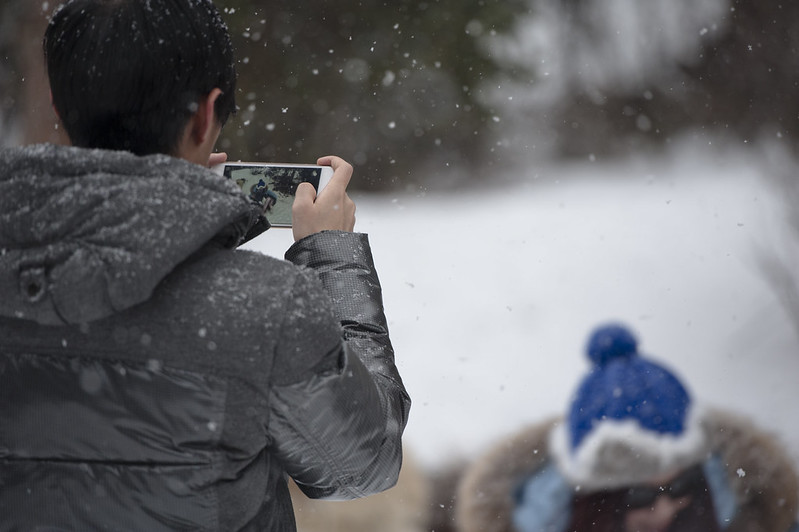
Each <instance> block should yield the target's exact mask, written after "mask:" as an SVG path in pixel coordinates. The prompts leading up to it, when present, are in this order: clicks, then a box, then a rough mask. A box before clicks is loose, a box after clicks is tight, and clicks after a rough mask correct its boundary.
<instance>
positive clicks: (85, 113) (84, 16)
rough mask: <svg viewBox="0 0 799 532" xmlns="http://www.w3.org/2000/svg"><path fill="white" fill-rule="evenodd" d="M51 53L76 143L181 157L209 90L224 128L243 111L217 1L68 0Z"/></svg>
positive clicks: (51, 71) (64, 118)
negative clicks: (194, 115)
mask: <svg viewBox="0 0 799 532" xmlns="http://www.w3.org/2000/svg"><path fill="white" fill-rule="evenodd" d="M44 53H45V59H46V63H47V73H48V76H49V78H50V89H51V91H52V94H53V105H54V106H55V109H56V111H57V112H58V114H59V116H60V118H61V122H62V123H63V124H64V127H65V128H66V131H67V134H68V135H69V138H70V140H71V141H72V143H73V144H74V145H75V146H80V147H86V148H104V149H115V150H128V151H131V152H133V153H136V154H138V155H147V154H151V153H167V154H174V153H175V151H176V149H177V146H178V143H179V141H180V139H181V137H182V134H183V132H184V130H185V128H186V125H187V124H188V120H189V118H190V116H191V115H192V113H193V112H194V111H196V110H197V108H198V107H197V105H198V103H199V101H200V99H201V98H202V97H204V96H207V95H208V94H209V93H210V92H211V90H213V89H214V88H216V87H218V88H220V89H221V90H222V94H221V95H220V96H219V98H217V100H216V104H215V107H214V110H215V114H216V118H217V120H218V121H219V123H220V124H224V123H225V121H227V119H228V117H229V116H230V114H231V113H233V112H235V108H236V103H235V96H234V92H235V86H236V69H235V62H234V61H235V60H234V57H233V45H232V43H231V40H230V34H229V33H228V29H227V26H226V25H225V23H224V22H223V21H222V18H221V16H220V14H219V11H218V10H217V9H216V7H215V6H214V5H213V3H212V2H211V0H69V1H67V2H66V3H65V4H64V5H62V6H61V7H60V8H59V9H58V10H57V11H56V12H55V14H54V15H53V17H52V19H51V21H50V24H49V25H48V27H47V30H46V32H45V36H44Z"/></svg>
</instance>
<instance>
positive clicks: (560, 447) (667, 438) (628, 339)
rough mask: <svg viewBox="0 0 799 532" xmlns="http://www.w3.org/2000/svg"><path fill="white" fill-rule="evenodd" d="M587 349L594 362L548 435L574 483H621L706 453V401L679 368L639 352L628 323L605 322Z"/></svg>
mask: <svg viewBox="0 0 799 532" xmlns="http://www.w3.org/2000/svg"><path fill="white" fill-rule="evenodd" d="M587 351H588V357H589V358H590V359H591V361H592V363H593V367H592V369H591V371H590V372H589V373H588V375H587V376H586V377H585V379H583V381H582V383H581V384H580V386H579V388H578V389H577V392H576V393H575V396H574V399H573V402H572V404H571V409H570V410H569V412H568V416H567V418H566V419H565V420H564V422H563V423H562V424H560V425H558V426H557V427H555V429H554V430H553V431H552V433H551V437H550V442H549V443H550V454H551V455H552V456H553V458H554V460H555V463H556V464H557V466H558V469H559V470H560V472H561V473H562V474H563V475H564V476H565V477H566V479H567V480H569V481H570V483H572V484H573V485H575V486H579V487H580V489H581V491H587V492H591V491H599V490H609V489H615V488H621V487H624V486H631V485H634V484H638V483H641V482H650V481H652V480H654V479H658V478H662V477H664V476H668V475H671V474H674V473H676V472H678V471H680V470H682V469H684V468H686V467H689V466H692V465H695V464H697V463H699V462H701V461H702V460H703V459H704V458H705V457H706V455H707V442H706V437H705V434H704V431H703V430H702V427H701V423H700V421H701V417H702V416H701V414H700V413H699V408H698V407H697V406H696V405H695V404H694V403H693V402H692V401H691V397H690V395H689V394H688V392H687V390H686V389H685V387H684V386H683V385H682V383H681V382H680V381H679V380H678V379H677V377H676V376H674V374H672V373H671V372H670V371H669V370H668V369H666V368H665V367H663V366H661V365H659V364H656V363H654V362H651V361H649V360H646V359H644V358H643V357H641V356H640V355H639V354H638V342H637V340H636V338H635V337H634V336H633V335H632V333H631V332H630V331H629V330H628V329H627V328H626V327H624V326H623V325H617V324H611V325H605V326H602V327H599V328H598V329H596V330H595V331H594V332H593V333H592V334H591V336H590V338H589V341H588V348H587Z"/></svg>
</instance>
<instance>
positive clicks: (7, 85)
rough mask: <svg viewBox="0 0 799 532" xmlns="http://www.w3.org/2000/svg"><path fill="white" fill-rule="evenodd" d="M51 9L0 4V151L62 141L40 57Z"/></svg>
mask: <svg viewBox="0 0 799 532" xmlns="http://www.w3.org/2000/svg"><path fill="white" fill-rule="evenodd" d="M52 5H53V4H51V3H49V2H33V1H31V0H0V146H5V145H12V144H17V143H23V144H27V143H33V142H59V143H63V142H65V141H66V138H65V136H64V135H63V134H62V132H61V131H60V130H58V129H57V128H56V122H57V119H56V116H55V113H54V112H53V110H52V108H51V106H50V96H49V94H50V93H49V88H48V85H47V76H46V73H45V69H44V59H43V57H42V36H43V35H44V28H45V26H46V25H47V16H48V15H49V11H50V9H52Z"/></svg>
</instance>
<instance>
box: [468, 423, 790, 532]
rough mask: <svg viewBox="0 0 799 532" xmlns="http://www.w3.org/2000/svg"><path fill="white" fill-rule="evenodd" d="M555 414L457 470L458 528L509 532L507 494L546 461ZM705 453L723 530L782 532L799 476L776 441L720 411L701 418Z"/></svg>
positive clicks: (510, 496)
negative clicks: (722, 491) (726, 512)
mask: <svg viewBox="0 0 799 532" xmlns="http://www.w3.org/2000/svg"><path fill="white" fill-rule="evenodd" d="M558 423H560V419H558V418H553V419H550V420H549V421H546V422H544V423H541V424H538V425H534V426H531V427H527V428H525V429H523V430H522V431H520V432H518V433H516V434H515V435H512V436H511V437H509V438H506V439H504V440H502V441H501V442H499V443H498V444H496V445H495V446H494V447H493V448H492V449H490V450H489V451H488V452H486V453H485V454H484V455H482V456H480V457H479V458H478V459H477V460H476V461H475V462H474V463H473V464H472V465H471V466H470V467H469V468H468V469H467V470H466V471H465V473H464V476H463V478H462V479H461V482H460V484H459V487H458V491H457V497H456V501H457V502H456V509H455V513H456V520H457V523H458V530H460V531H462V532H477V531H480V532H512V531H514V530H515V528H514V527H513V524H512V515H513V507H514V492H515V490H516V489H517V487H518V486H519V484H520V483H521V482H522V481H523V480H524V479H526V478H529V477H530V476H531V475H533V474H534V473H536V472H537V471H538V470H540V469H541V468H542V467H543V466H544V465H545V464H547V463H548V462H549V460H550V456H549V451H548V439H549V433H550V431H551V430H552V428H553V427H554V426H556V425H557V424H558ZM703 428H704V430H705V431H706V432H707V437H708V439H709V441H710V448H711V449H712V452H713V453H715V454H717V455H718V456H719V457H720V458H721V461H722V463H723V464H724V465H725V467H726V475H727V480H728V484H729V486H730V487H731V488H732V490H733V492H734V494H735V499H736V503H737V508H736V517H735V519H734V521H733V522H732V523H731V524H730V525H729V526H728V527H727V528H726V529H725V530H726V531H727V532H744V531H746V532H785V531H787V530H788V529H789V528H790V527H791V525H792V524H793V523H794V522H795V519H796V514H797V508H799V486H798V483H799V480H797V474H796V471H795V468H794V465H793V463H792V461H791V460H790V458H789V457H788V456H787V454H786V453H785V451H784V450H783V449H782V448H781V447H780V445H779V444H778V442H777V441H776V440H775V439H774V438H773V437H772V436H770V435H769V434H766V433H765V432H763V431H761V430H759V429H758V428H756V427H755V426H754V425H753V424H752V423H750V422H749V421H747V420H744V419H742V418H740V417H738V416H735V415H733V414H731V413H728V412H723V411H720V410H709V411H708V412H707V416H706V418H705V420H704V422H703Z"/></svg>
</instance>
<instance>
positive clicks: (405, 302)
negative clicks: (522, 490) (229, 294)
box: [250, 150, 799, 465]
mask: <svg viewBox="0 0 799 532" xmlns="http://www.w3.org/2000/svg"><path fill="white" fill-rule="evenodd" d="M696 153H697V152H695V151H692V150H687V151H678V152H677V153H676V154H675V155H674V156H673V157H667V158H665V159H661V160H656V161H649V162H641V161H638V162H635V161H628V162H622V163H619V162H616V163H606V164H605V163H600V162H586V163H585V164H580V165H571V166H563V167H551V166H549V167H545V168H538V169H536V170H530V171H529V174H530V175H526V176H523V178H522V179H521V180H519V182H517V183H506V184H504V185H502V186H501V187H500V188H499V189H498V190H493V191H490V190H487V191H480V192H478V191H469V192H462V193H452V194H430V195H427V196H424V197H413V196H365V197H364V196H361V197H359V196H357V195H356V196H355V199H356V202H357V203H358V223H357V227H356V229H358V230H360V231H364V232H368V233H369V234H370V239H371V242H372V246H373V250H374V253H375V257H376V260H377V265H378V269H379V273H380V277H381V280H382V283H383V287H384V297H385V304H386V312H387V315H388V317H389V326H390V329H391V333H392V338H393V342H394V346H395V349H396V353H397V364H398V366H399V368H400V371H401V373H402V375H403V378H404V380H405V383H406V385H407V387H408V389H409V391H410V394H411V396H412V398H413V400H414V404H413V408H412V411H411V418H410V423H409V425H408V429H407V432H406V434H407V442H408V443H409V445H410V447H411V448H412V450H413V451H414V452H415V454H416V455H417V457H419V458H420V459H421V460H422V462H424V463H427V464H429V465H436V464H438V463H440V462H441V461H446V460H448V459H449V458H451V457H453V456H456V457H457V456H470V455H472V454H474V453H475V452H477V451H479V450H481V449H483V448H484V447H485V446H486V445H488V444H490V443H491V442H492V441H494V440H495V439H496V438H498V437H500V436H501V435H504V434H506V433H508V432H510V431H514V430H516V429H517V428H519V427H520V426H521V425H522V424H525V423H530V422H535V421H538V420H541V419H542V418H544V417H547V416H550V415H552V414H557V413H560V412H562V411H563V410H564V409H565V407H566V404H567V401H568V399H569V397H570V395H571V393H572V391H573V390H574V388H575V386H576V384H577V382H578V380H579V379H580V378H581V377H582V376H583V375H584V372H585V370H586V369H587V364H586V362H585V358H584V355H583V346H584V342H585V339H586V335H587V334H588V333H589V331H590V330H591V329H592V328H593V327H594V326H595V325H596V324H598V323H600V322H604V321H606V320H610V319H613V320H623V321H625V322H627V323H628V324H629V325H630V326H632V327H633V328H634V330H635V331H636V332H637V333H638V335H639V338H640V340H641V349H642V351H644V352H646V353H649V354H650V355H652V356H653V357H654V358H656V359H657V360H659V361H661V362H664V363H666V364H667V365H670V366H671V367H672V368H673V369H674V370H676V371H677V372H678V373H679V374H680V375H681V376H682V377H683V380H684V381H685V382H686V383H687V384H688V386H689V387H690V388H691V389H692V391H693V393H694V396H695V397H696V398H698V399H699V400H701V401H703V402H705V403H708V404H712V405H717V406H724V407H726V408H730V409H734V410H737V411H740V412H742V413H745V414H747V415H749V416H753V417H754V418H756V419H757V421H758V423H759V424H760V425H761V426H762V427H763V428H766V429H768V430H770V431H772V432H774V433H776V434H777V435H778V437H779V438H780V440H781V441H782V443H783V444H784V445H785V446H786V448H788V449H789V452H790V453H791V455H792V457H793V458H794V459H795V461H796V463H797V465H799V423H797V414H796V405H797V404H799V339H798V338H797V334H796V331H795V330H794V329H793V328H792V327H791V325H790V322H789V319H788V317H787V315H786V313H785V312H784V309H783V308H782V307H781V305H780V303H779V302H778V300H777V298H776V295H775V293H774V291H773V290H772V288H771V287H770V286H769V285H768V284H767V283H766V281H765V280H764V277H763V275H762V272H761V271H760V269H759V267H758V265H757V258H758V251H757V249H758V247H760V248H765V249H768V248H770V247H773V246H782V247H783V248H784V244H785V242H784V240H782V238H783V237H784V234H783V233H784V232H785V224H784V221H783V220H782V218H781V215H780V212H779V211H780V209H779V207H780V203H779V202H778V201H776V200H775V195H774V193H773V190H772V189H770V188H768V185H767V184H766V183H765V182H764V181H763V180H762V179H761V176H760V174H761V173H762V171H761V170H759V169H758V166H757V165H756V164H755V163H752V162H749V161H748V160H747V159H746V158H745V157H743V156H736V155H733V154H729V153H728V154H725V155H724V156H723V157H722V156H720V155H719V154H718V152H715V153H714V154H709V155H696ZM505 181H508V180H505ZM290 243H291V236H290V231H288V230H272V231H270V232H269V233H267V234H266V235H264V236H262V237H260V238H259V239H257V240H256V241H255V242H254V243H253V244H251V246H250V247H252V248H254V249H259V250H261V251H263V252H265V253H269V254H273V255H276V256H282V253H283V251H284V250H285V249H286V248H287V247H288V245H289V244H290Z"/></svg>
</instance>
